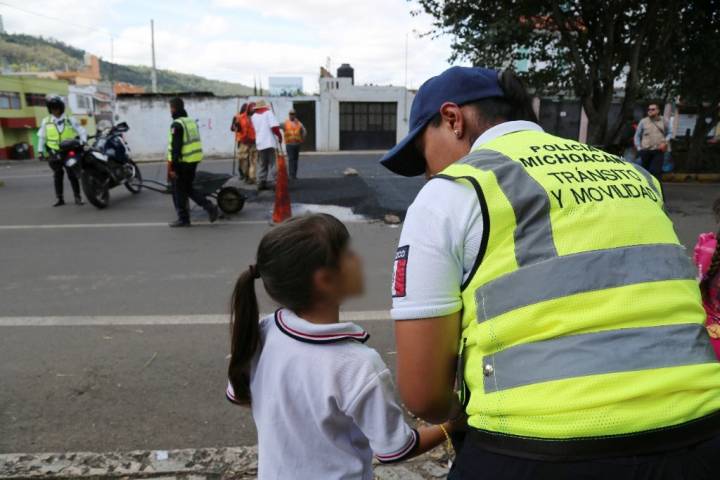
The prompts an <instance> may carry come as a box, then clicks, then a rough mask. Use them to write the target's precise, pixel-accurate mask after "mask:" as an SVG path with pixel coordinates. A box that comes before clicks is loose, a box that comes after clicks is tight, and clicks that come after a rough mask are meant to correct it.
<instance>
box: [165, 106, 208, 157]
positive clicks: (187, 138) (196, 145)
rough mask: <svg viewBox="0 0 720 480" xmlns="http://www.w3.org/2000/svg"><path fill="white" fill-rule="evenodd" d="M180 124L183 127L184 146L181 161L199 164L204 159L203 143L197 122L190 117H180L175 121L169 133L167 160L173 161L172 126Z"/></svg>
mask: <svg viewBox="0 0 720 480" xmlns="http://www.w3.org/2000/svg"><path fill="white" fill-rule="evenodd" d="M176 123H179V124H180V125H181V126H182V127H183V144H182V151H181V156H180V161H181V162H185V163H197V162H200V161H201V160H202V159H203V153H202V143H201V142H200V130H199V129H198V126H197V122H195V120H193V119H192V118H190V117H179V118H176V119H175V120H173V123H172V124H171V125H170V132H169V133H168V147H167V148H168V150H167V159H168V161H169V162H171V161H172V125H174V124H176Z"/></svg>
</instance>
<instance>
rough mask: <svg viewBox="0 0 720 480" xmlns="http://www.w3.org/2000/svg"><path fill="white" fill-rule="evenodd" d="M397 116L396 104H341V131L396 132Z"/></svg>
mask: <svg viewBox="0 0 720 480" xmlns="http://www.w3.org/2000/svg"><path fill="white" fill-rule="evenodd" d="M396 115H397V103H394V102H341V103H340V131H344V132H349V131H355V132H394V131H395V129H396V128H397V125H396V124H397V117H396Z"/></svg>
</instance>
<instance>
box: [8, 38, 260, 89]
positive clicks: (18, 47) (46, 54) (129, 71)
mask: <svg viewBox="0 0 720 480" xmlns="http://www.w3.org/2000/svg"><path fill="white" fill-rule="evenodd" d="M84 58H85V50H81V49H79V48H75V47H73V46H70V45H67V44H65V43H63V42H60V41H57V40H52V39H46V38H42V37H34V36H32V35H24V34H7V33H2V34H0V61H1V62H2V68H3V70H4V71H11V72H26V71H31V72H33V71H34V72H45V71H53V70H77V69H81V68H82V66H83V59H84ZM150 71H151V68H150V67H145V66H142V65H120V64H117V63H115V64H113V63H110V62H106V61H105V60H103V59H100V74H101V76H102V79H103V80H110V75H111V74H112V77H113V78H112V79H113V81H116V82H127V83H132V84H133V85H139V86H141V87H145V89H146V91H150V87H151V85H150ZM157 82H158V91H160V92H189V91H203V92H213V93H214V94H215V95H252V93H253V89H252V88H251V87H248V86H246V85H242V84H240V83H233V82H223V81H220V80H210V79H207V78H204V77H201V76H199V75H190V74H186V73H178V72H173V71H170V70H158V71H157Z"/></svg>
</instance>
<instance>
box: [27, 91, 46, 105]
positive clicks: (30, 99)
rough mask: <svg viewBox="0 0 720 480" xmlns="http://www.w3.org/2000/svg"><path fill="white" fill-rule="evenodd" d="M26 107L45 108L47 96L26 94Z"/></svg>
mask: <svg viewBox="0 0 720 480" xmlns="http://www.w3.org/2000/svg"><path fill="white" fill-rule="evenodd" d="M25 105H27V106H28V107H44V106H45V94H44V93H26V94H25Z"/></svg>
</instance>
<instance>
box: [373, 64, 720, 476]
mask: <svg viewBox="0 0 720 480" xmlns="http://www.w3.org/2000/svg"><path fill="white" fill-rule="evenodd" d="M382 163H383V164H384V165H385V166H386V167H387V168H389V169H390V170H392V171H393V172H395V173H398V174H400V175H404V176H415V175H421V174H423V173H424V174H425V175H426V176H427V177H428V178H429V179H430V180H429V181H428V182H427V183H426V184H425V185H424V186H423V188H422V189H421V191H420V193H419V194H418V195H417V197H416V198H415V200H414V202H413V204H412V205H411V207H410V208H409V209H408V212H407V216H406V218H405V223H404V226H403V230H402V232H401V235H400V242H399V248H398V250H397V253H396V256H395V262H394V268H393V272H394V273H393V277H394V278H393V282H392V295H393V297H394V298H393V308H392V316H393V318H394V319H395V320H397V321H396V322H395V333H396V335H395V336H396V341H397V348H396V350H397V376H398V386H399V390H400V394H401V398H402V399H403V401H404V403H405V405H406V406H407V407H408V408H409V409H410V410H411V411H413V412H414V413H415V414H417V415H418V416H420V417H422V418H424V419H426V420H428V421H431V422H434V423H437V422H442V421H445V420H448V419H452V418H455V417H456V416H457V415H460V414H462V412H465V413H466V414H467V416H468V432H467V435H466V437H465V439H464V442H463V443H462V447H461V448H460V449H459V452H458V455H457V458H456V461H455V463H454V465H453V469H452V471H451V473H450V476H449V478H450V479H452V480H467V479H481V478H492V479H514V480H520V479H526V478H527V479H531V478H532V479H535V478H567V479H570V478H585V479H607V478H613V479H618V480H619V479H645V478H653V479H669V478H693V479H711V478H715V477H716V476H717V472H718V471H720V457H719V456H718V455H717V452H718V451H720V362H718V361H717V358H716V357H715V354H714V352H713V349H712V346H711V345H710V341H709V340H710V339H709V337H708V335H707V332H706V329H705V312H704V310H703V307H702V303H701V301H700V292H699V288H698V284H697V281H696V278H695V276H696V275H695V269H694V268H693V266H692V263H691V262H690V259H689V258H688V256H687V254H686V253H685V250H684V248H683V246H682V245H681V244H680V242H679V240H678V238H677V235H676V234H675V231H674V229H673V225H672V222H671V220H670V219H669V218H668V216H667V215H666V213H665V211H664V209H663V203H664V202H663V193H662V189H661V185H660V182H659V181H658V180H657V179H656V178H654V177H653V176H652V175H650V174H649V173H648V172H647V171H645V170H644V169H642V168H641V167H639V166H635V165H633V164H631V163H628V162H625V161H624V160H622V158H620V157H618V156H616V155H610V154H608V153H606V152H603V151H601V150H599V149H597V148H595V147H593V146H590V145H587V144H584V143H581V142H577V141H574V140H568V139H565V138H561V137H556V136H554V135H551V134H549V133H546V132H544V131H543V130H542V128H541V127H540V126H539V125H538V124H537V118H536V116H535V113H534V112H533V109H532V104H531V97H530V96H529V94H528V93H527V91H526V90H525V88H524V86H523V85H522V83H521V82H520V80H519V79H518V78H517V76H516V75H515V74H514V73H513V72H510V71H496V70H491V69H486V68H469V67H453V68H450V69H448V70H446V71H445V72H443V73H442V74H441V75H438V76H437V77H433V78H431V79H429V80H428V81H427V82H425V83H424V84H423V85H422V86H421V87H420V89H419V90H418V92H417V94H416V96H415V99H414V100H413V104H412V107H411V112H410V131H409V134H408V135H407V136H406V137H405V138H404V139H403V140H402V141H401V142H400V143H399V144H398V145H397V146H395V147H394V148H393V149H392V150H390V151H389V152H388V153H387V154H386V155H385V156H384V157H383V159H382ZM456 379H457V382H458V383H457V385H458V388H457V394H454V386H455V382H456Z"/></svg>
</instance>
